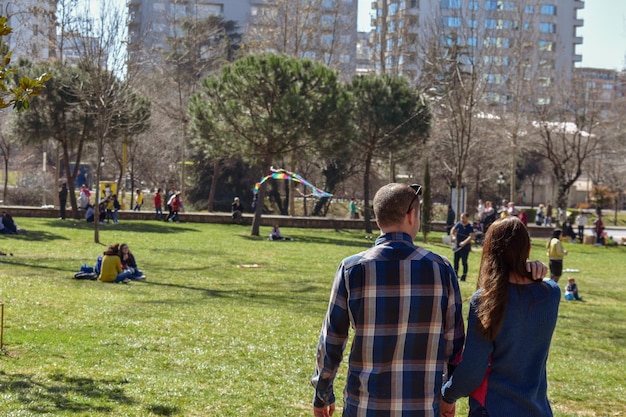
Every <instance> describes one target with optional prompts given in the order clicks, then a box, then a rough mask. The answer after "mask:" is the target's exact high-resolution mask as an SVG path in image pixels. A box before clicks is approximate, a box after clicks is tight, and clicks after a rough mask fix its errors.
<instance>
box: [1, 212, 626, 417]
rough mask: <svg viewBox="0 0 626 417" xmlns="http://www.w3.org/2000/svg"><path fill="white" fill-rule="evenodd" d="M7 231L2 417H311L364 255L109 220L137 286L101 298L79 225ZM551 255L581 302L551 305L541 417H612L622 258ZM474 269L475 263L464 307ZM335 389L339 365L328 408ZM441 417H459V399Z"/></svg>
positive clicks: (348, 239) (623, 253)
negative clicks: (333, 297)
mask: <svg viewBox="0 0 626 417" xmlns="http://www.w3.org/2000/svg"><path fill="white" fill-rule="evenodd" d="M17 221H18V223H19V225H20V227H23V228H26V229H27V230H28V233H26V234H23V235H17V236H5V235H0V251H2V252H7V253H12V254H13V256H6V257H4V256H3V257H0V280H1V283H2V284H1V285H0V300H1V301H3V302H4V333H3V342H4V347H3V351H2V353H3V354H2V355H1V356H0V410H2V411H1V414H2V415H3V416H32V415H55V416H142V417H143V416H267V415H271V416H281V417H283V416H285V417H289V416H294V417H295V416H298V417H301V416H309V415H312V412H311V399H312V394H313V389H312V388H311V386H310V383H309V378H310V376H311V374H312V372H313V367H314V361H315V348H316V344H317V339H318V336H319V330H320V326H321V323H322V319H323V316H324V314H325V311H326V307H327V302H328V297H329V291H330V285H331V281H332V278H333V275H334V272H335V270H336V268H337V265H338V263H339V262H340V260H341V259H342V258H343V257H345V256H348V255H350V254H353V253H355V252H358V251H361V250H364V249H365V248H367V247H369V246H370V245H371V244H372V240H368V239H366V238H365V234H364V233H363V232H359V231H339V232H337V231H334V230H310V229H307V230H305V229H289V228H285V229H283V230H282V232H283V234H285V235H287V236H290V237H293V238H294V239H295V240H294V241H293V242H270V241H268V240H267V239H266V236H267V235H268V234H269V231H270V228H269V227H264V228H263V227H262V228H261V234H262V236H261V237H252V236H250V233H249V232H250V229H249V227H245V226H238V225H210V224H191V223H180V224H172V223H163V222H150V221H145V222H141V221H135V222H124V221H123V220H121V223H120V224H119V225H105V226H103V227H102V229H101V234H100V240H101V241H102V242H106V243H107V244H108V243H113V242H119V243H122V242H126V243H128V244H129V246H130V248H131V250H132V251H133V252H134V253H135V256H136V257H137V261H138V263H139V267H140V269H142V270H144V272H145V274H146V275H147V277H148V279H147V281H145V282H133V283H131V284H128V285H123V284H117V285H116V284H104V283H101V282H98V281H79V280H75V279H73V275H74V273H75V272H76V271H78V269H79V268H80V266H81V265H82V264H83V263H88V264H91V265H93V263H94V262H95V259H96V257H97V256H98V255H99V254H101V253H102V251H103V250H104V249H105V246H103V245H97V244H94V243H93V230H92V229H91V227H93V226H90V225H88V224H86V223H85V222H78V223H77V222H74V221H69V220H67V221H61V220H56V219H31V218H24V219H21V218H20V219H17ZM431 236H432V241H433V242H437V241H440V236H441V235H440V234H436V233H435V234H432V235H431ZM418 239H419V238H418ZM545 243H546V242H545V241H542V240H537V241H534V242H533V253H532V258H533V259H540V260H542V261H544V262H546V263H547V259H546V255H545ZM420 244H421V243H420ZM564 245H565V247H566V249H568V250H569V251H570V254H569V255H568V256H567V257H566V259H565V268H571V269H577V270H579V271H580V272H577V273H571V275H572V276H575V277H576V280H577V282H578V285H579V288H580V292H581V295H582V296H583V297H584V299H585V301H584V302H573V301H572V302H562V303H561V308H560V313H559V321H558V325H557V329H556V333H555V336H554V340H553V343H552V349H551V352H550V358H549V362H548V379H549V396H550V399H551V402H552V405H553V409H554V411H555V415H556V416H624V415H626V405H625V404H626V403H625V402H624V398H626V392H625V389H626V376H625V375H624V370H625V369H626V324H625V323H626V303H625V301H626V248H625V247H614V248H597V247H592V246H582V245H571V244H564ZM426 246H427V247H428V248H429V249H432V250H434V251H435V252H438V253H441V254H444V255H446V256H451V250H450V248H449V247H447V246H445V245H442V244H433V245H426ZM479 260H480V253H479V250H476V251H475V252H473V253H472V254H471V255H470V267H471V273H470V276H469V277H468V281H467V282H464V283H461V289H462V291H463V296H464V297H466V298H467V297H469V296H470V295H471V294H472V292H473V290H474V287H475V283H476V274H477V270H478V263H479ZM240 264H246V265H249V264H258V265H259V267H258V268H238V265H240ZM568 274H569V273H565V274H564V278H566V276H567V275H568ZM563 285H565V279H564V280H563V282H562V286H563ZM464 307H465V310H464V314H467V303H466V304H465V306H464ZM344 381H345V366H344V367H342V369H341V370H340V377H339V378H338V381H337V384H336V389H337V394H338V397H341V391H342V389H343V384H344ZM339 404H340V403H339ZM457 410H459V411H458V413H457V415H465V414H466V407H465V400H462V401H460V402H459V405H458V407H457Z"/></svg>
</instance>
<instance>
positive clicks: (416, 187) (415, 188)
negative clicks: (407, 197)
mask: <svg viewBox="0 0 626 417" xmlns="http://www.w3.org/2000/svg"><path fill="white" fill-rule="evenodd" d="M409 187H411V188H412V189H413V191H415V195H414V196H413V199H412V200H411V204H409V209H408V210H407V211H406V214H409V213H410V212H411V208H412V207H413V203H414V202H415V199H416V198H417V197H418V196H420V195H422V186H421V185H419V184H411V185H409Z"/></svg>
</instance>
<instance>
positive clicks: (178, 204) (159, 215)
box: [154, 188, 184, 223]
mask: <svg viewBox="0 0 626 417" xmlns="http://www.w3.org/2000/svg"><path fill="white" fill-rule="evenodd" d="M162 192H163V190H161V189H160V188H159V189H157V192H156V193H154V220H163V221H166V222H177V223H178V222H180V220H179V217H178V215H179V213H180V212H181V211H184V205H183V199H182V197H181V196H180V191H174V190H170V191H168V193H167V195H166V196H165V199H163V197H164V196H163V195H162V194H161V193H162ZM164 201H165V206H166V207H167V211H168V214H167V216H166V215H165V214H163V202H164Z"/></svg>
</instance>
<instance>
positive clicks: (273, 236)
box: [267, 223, 293, 240]
mask: <svg viewBox="0 0 626 417" xmlns="http://www.w3.org/2000/svg"><path fill="white" fill-rule="evenodd" d="M267 240H293V239H292V238H290V237H284V236H283V235H282V234H281V233H280V226H279V225H278V223H275V224H274V227H272V233H270V236H269V237H268V238H267Z"/></svg>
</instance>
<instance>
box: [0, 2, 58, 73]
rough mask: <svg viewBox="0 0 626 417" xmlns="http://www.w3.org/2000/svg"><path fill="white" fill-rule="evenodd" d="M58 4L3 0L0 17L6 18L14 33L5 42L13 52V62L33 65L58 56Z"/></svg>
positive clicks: (0, 3) (0, 5)
mask: <svg viewBox="0 0 626 417" xmlns="http://www.w3.org/2000/svg"><path fill="white" fill-rule="evenodd" d="M56 3H57V2H56V1H55V0H11V1H7V0H0V7H1V8H2V9H1V10H0V14H1V15H2V16H6V17H7V24H8V25H9V26H11V28H12V29H13V32H12V33H11V34H9V35H8V36H6V37H5V38H4V39H3V41H4V42H6V43H7V44H8V46H9V50H10V51H12V52H13V61H14V62H17V59H18V58H22V57H23V58H28V59H29V60H31V61H33V62H37V61H45V60H48V59H50V58H54V57H55V56H56V48H55V44H56V25H55V23H56V22H55V16H56Z"/></svg>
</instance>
